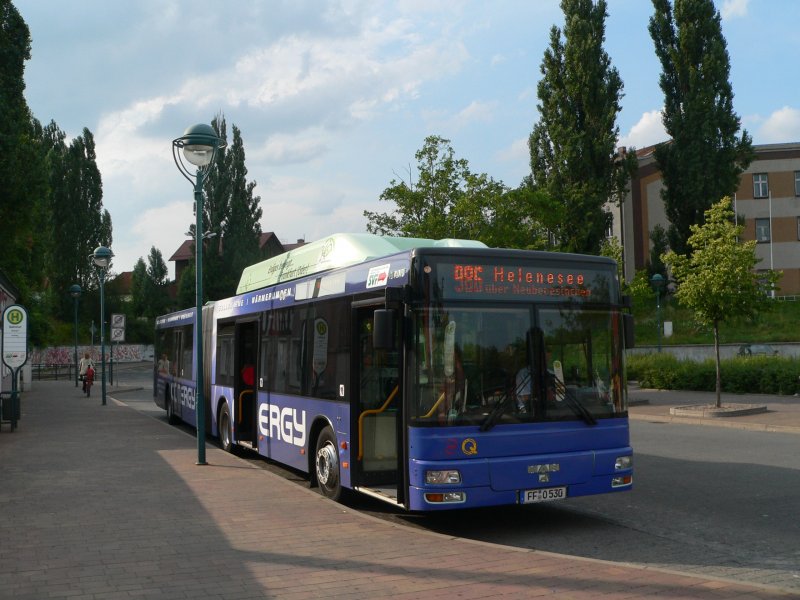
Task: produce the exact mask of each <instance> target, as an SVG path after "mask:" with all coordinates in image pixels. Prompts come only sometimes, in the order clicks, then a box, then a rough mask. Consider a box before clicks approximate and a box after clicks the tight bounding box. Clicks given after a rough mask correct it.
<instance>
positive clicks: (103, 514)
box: [0, 382, 793, 600]
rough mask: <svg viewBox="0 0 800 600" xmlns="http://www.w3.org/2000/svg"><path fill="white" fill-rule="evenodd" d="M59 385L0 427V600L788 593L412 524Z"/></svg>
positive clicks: (40, 392) (30, 396)
mask: <svg viewBox="0 0 800 600" xmlns="http://www.w3.org/2000/svg"><path fill="white" fill-rule="evenodd" d="M196 455H197V452H196V443H195V440H194V438H192V437H190V436H188V435H187V434H186V433H184V432H183V431H182V430H180V429H178V428H172V427H169V426H167V425H166V424H164V423H163V422H160V421H158V420H155V419H152V418H150V417H148V416H145V415H142V414H140V413H138V412H136V411H134V410H132V409H130V408H128V407H126V406H123V405H120V404H117V403H116V402H114V401H109V404H108V405H107V406H101V405H100V398H99V396H93V397H92V398H85V397H83V396H82V395H80V394H79V393H78V392H77V391H76V390H75V388H74V387H72V386H70V385H69V384H66V383H63V382H53V383H48V382H41V383H40V382H37V383H36V384H35V390H34V391H32V392H26V393H25V394H24V396H23V399H22V419H21V420H20V426H19V429H18V430H17V431H15V432H14V433H9V430H8V425H5V426H4V427H3V430H2V432H0V598H15V599H18V598H21V599H34V598H35V599H37V600H38V599H41V598H79V599H88V598H93V599H94V598H103V599H106V598H169V599H172V598H218V599H226V600H227V599H231V600H233V599H246V598H247V599H250V598H252V599H255V598H348V599H350V598H543V597H550V598H567V599H570V598H574V599H584V598H585V599H589V598H591V599H595V598H620V599H621V598H650V597H652V596H657V597H663V598H669V599H679V598H709V599H710V598H715V599H718V598H748V599H749V598H791V597H793V594H790V593H788V592H781V591H779V590H775V589H770V588H764V587H756V586H747V585H742V584H740V583H736V582H731V581H724V580H720V579H712V578H708V579H704V578H698V577H692V576H688V575H684V574H681V573H673V572H666V571H660V570H656V569H644V568H637V567H630V566H623V565H618V564H614V563H610V562H602V561H595V560H587V559H579V558H572V557H567V556H562V555H556V554H551V553H546V552H537V551H530V550H521V549H516V548H509V547H505V546H498V545H493V544H485V543H477V542H471V541H466V540H461V539H456V538H452V537H447V536H443V535H439V534H433V533H425V532H420V531H419V530H413V529H410V528H406V527H402V526H395V525H392V524H390V523H387V522H384V521H380V520H377V519H374V518H371V517H367V516H363V515H361V514H359V513H357V512H355V511H353V510H351V509H349V508H347V507H345V506H342V505H338V504H335V503H332V502H330V501H328V500H325V499H323V498H322V497H321V496H319V495H318V494H316V493H315V492H313V491H311V490H307V489H304V488H302V487H300V486H298V485H296V484H294V483H290V482H287V481H285V480H283V479H282V478H280V477H278V476H276V475H273V474H271V473H269V472H267V471H264V470H261V469H257V468H254V467H252V466H250V465H249V464H247V463H246V462H244V461H241V460H239V459H237V458H236V457H235V456H232V455H229V454H225V453H223V452H222V451H220V450H218V449H216V448H214V447H212V446H209V448H208V450H207V458H208V461H209V463H210V464H209V465H208V466H202V467H201V466H197V465H195V464H194V463H195V459H196Z"/></svg>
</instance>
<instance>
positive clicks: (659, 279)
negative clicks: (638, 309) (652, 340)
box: [650, 273, 666, 352]
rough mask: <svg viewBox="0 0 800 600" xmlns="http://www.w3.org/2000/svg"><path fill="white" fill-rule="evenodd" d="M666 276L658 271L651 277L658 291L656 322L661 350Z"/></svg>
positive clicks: (659, 349)
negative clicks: (662, 301) (662, 307)
mask: <svg viewBox="0 0 800 600" xmlns="http://www.w3.org/2000/svg"><path fill="white" fill-rule="evenodd" d="M665 283H666V281H664V276H663V275H662V274H661V273H656V274H655V275H653V276H652V277H651V278H650V285H651V286H652V288H653V290H654V291H655V293H656V323H657V324H658V351H659V352H661V290H662V289H663V288H664V284H665Z"/></svg>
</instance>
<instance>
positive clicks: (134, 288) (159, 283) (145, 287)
mask: <svg viewBox="0 0 800 600" xmlns="http://www.w3.org/2000/svg"><path fill="white" fill-rule="evenodd" d="M167 275H168V270H167V265H166V263H165V262H164V257H163V255H162V254H161V251H160V250H159V249H158V248H156V247H155V246H152V247H151V248H150V254H149V255H148V257H147V264H146V265H145V262H144V259H143V258H141V257H140V258H139V260H138V261H136V265H135V266H134V267H133V275H132V277H131V296H132V298H133V310H134V311H135V313H136V314H137V315H140V316H144V317H147V318H150V319H153V318H155V317H157V316H158V315H161V314H164V313H165V312H166V311H167V308H168V307H169V304H170V300H169V294H168V293H167V285H168V283H169V282H168V281H167Z"/></svg>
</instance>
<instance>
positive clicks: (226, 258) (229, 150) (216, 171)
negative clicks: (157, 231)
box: [178, 114, 262, 306]
mask: <svg viewBox="0 0 800 600" xmlns="http://www.w3.org/2000/svg"><path fill="white" fill-rule="evenodd" d="M211 126H212V127H213V128H214V130H215V131H216V132H217V135H219V137H220V138H222V139H223V140H225V141H226V142H227V124H226V121H225V117H224V115H222V114H219V115H217V116H216V117H215V118H214V119H213V120H212V121H211ZM232 131H233V142H232V144H231V145H230V146H227V147H225V148H222V149H221V150H219V151H218V152H217V154H216V156H215V158H214V163H213V164H212V165H211V168H210V169H209V172H208V174H207V176H206V178H205V181H204V183H203V186H204V190H205V200H204V203H203V226H204V228H205V232H204V234H205V235H206V237H205V238H204V245H203V295H204V297H205V299H219V298H227V297H229V296H232V295H233V294H235V293H236V286H237V285H238V283H239V276H240V275H241V272H242V269H243V268H244V267H245V266H247V265H250V264H252V263H253V262H255V261H257V260H259V258H260V256H259V247H258V242H259V237H260V235H261V224H260V219H261V216H262V211H261V207H260V202H261V198H260V197H259V196H256V195H254V193H253V191H254V189H255V187H256V182H255V181H252V182H248V181H247V167H246V166H245V151H244V143H243V141H242V136H241V131H240V130H239V128H238V127H236V125H233V126H232ZM194 230H195V225H194V224H191V225H190V226H189V231H190V232H191V234H192V235H194ZM181 279H182V280H183V277H182V278H181ZM180 285H182V284H179V288H180ZM187 285H188V283H187ZM178 297H179V299H181V298H183V297H182V296H181V294H179V295H178ZM193 303H194V301H192V302H190V303H189V304H187V305H184V304H181V306H190V305H191V304H193Z"/></svg>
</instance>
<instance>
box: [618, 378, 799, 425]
mask: <svg viewBox="0 0 800 600" xmlns="http://www.w3.org/2000/svg"><path fill="white" fill-rule="evenodd" d="M721 400H722V404H723V405H727V406H747V405H756V406H765V407H766V409H767V410H766V412H760V413H757V414H749V415H744V414H743V415H738V416H716V417H709V416H705V417H703V416H701V414H700V413H701V411H697V413H698V414H697V416H691V417H686V416H676V415H674V414H672V412H675V411H671V409H675V408H677V407H684V406H692V407H700V406H708V405H713V404H714V403H715V402H716V394H715V393H714V392H692V391H683V390H678V391H667V390H651V389H640V388H639V387H638V386H637V385H636V384H635V383H634V384H632V385H630V386H629V388H628V403H629V407H628V414H629V415H630V418H631V419H632V420H642V421H657V422H669V423H686V424H691V425H712V426H715V427H732V428H735V429H751V430H757V431H774V432H781V433H797V434H800V398H798V397H794V396H777V395H769V394H722V396H721ZM680 412H682V413H687V412H692V411H680Z"/></svg>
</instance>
